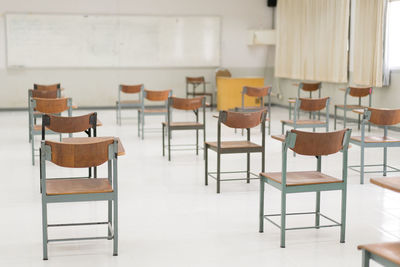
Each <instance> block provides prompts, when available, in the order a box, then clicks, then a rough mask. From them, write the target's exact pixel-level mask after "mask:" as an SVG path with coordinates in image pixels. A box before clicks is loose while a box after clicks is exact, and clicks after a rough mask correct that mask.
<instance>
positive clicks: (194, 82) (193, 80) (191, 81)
mask: <svg viewBox="0 0 400 267" xmlns="http://www.w3.org/2000/svg"><path fill="white" fill-rule="evenodd" d="M206 83H207V82H206V81H205V79H204V76H200V77H186V98H188V97H189V96H192V97H196V96H209V97H210V104H206V105H207V106H210V110H212V108H213V103H214V102H213V95H214V93H213V92H206ZM199 86H201V87H203V90H202V91H201V92H196V88H197V87H199ZM190 87H192V91H191V92H190Z"/></svg>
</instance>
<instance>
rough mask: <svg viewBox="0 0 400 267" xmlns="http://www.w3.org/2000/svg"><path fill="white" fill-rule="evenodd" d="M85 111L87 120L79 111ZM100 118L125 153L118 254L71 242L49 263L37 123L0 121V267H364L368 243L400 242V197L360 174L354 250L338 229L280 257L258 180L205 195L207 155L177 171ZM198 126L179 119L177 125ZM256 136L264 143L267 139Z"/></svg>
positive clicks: (304, 164) (69, 210)
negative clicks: (32, 131) (261, 228)
mask: <svg viewBox="0 0 400 267" xmlns="http://www.w3.org/2000/svg"><path fill="white" fill-rule="evenodd" d="M272 112H273V113H272V117H273V126H272V132H273V133H275V134H278V133H280V129H281V128H280V122H279V120H280V119H283V118H287V110H285V109H281V108H276V107H274V108H273V111H272ZM83 113H87V112H86V111H77V112H75V114H83ZM128 113H131V114H134V115H135V117H136V112H129V111H126V112H125V113H124V114H125V115H127V114H128ZM214 113H215V112H214ZM98 114H99V115H98V116H99V118H100V119H101V121H102V122H103V124H104V126H103V127H100V128H99V129H98V135H99V136H100V135H103V136H110V135H115V136H119V137H120V138H121V140H122V143H123V145H124V147H125V149H126V152H127V154H126V156H122V157H120V158H119V190H120V191H119V211H120V215H119V222H120V223H119V227H120V228H119V229H120V242H119V256H118V257H113V256H112V242H110V241H81V242H65V243H51V244H50V245H49V260H48V261H42V239H41V199H40V193H39V167H38V165H36V166H31V156H30V144H29V143H28V129H27V113H26V112H0V125H2V127H3V130H2V131H0V140H2V143H1V145H0V164H1V170H2V172H3V175H2V177H1V180H0V181H1V182H0V203H1V204H0V210H1V214H2V216H1V220H0V236H1V238H2V242H0V266H138V267H139V266H140V267H145V266H174V267H175V266H185V267H186V266H230V267H233V266H360V265H361V253H360V252H359V251H357V249H356V247H357V245H358V244H362V243H370V242H381V241H393V240H399V239H400V195H399V194H396V193H393V192H390V191H388V190H384V189H381V188H378V187H376V186H374V185H370V184H369V182H368V181H369V177H371V175H367V176H366V178H367V179H366V180H367V184H365V185H359V175H358V173H355V172H353V171H351V170H349V182H348V184H349V186H348V195H347V196H348V202H347V231H346V243H345V244H340V243H339V228H328V229H321V230H300V231H289V232H288V233H287V240H286V248H285V249H282V248H280V247H279V231H278V229H277V228H276V227H275V226H273V225H271V224H269V223H268V222H265V232H264V233H262V234H260V233H258V195H259V194H258V187H259V183H258V181H252V183H251V184H246V183H245V182H243V181H240V182H225V183H222V193H221V194H219V195H218V194H216V193H215V191H216V185H215V181H213V180H211V181H210V184H209V186H208V187H206V186H204V161H203V156H202V153H200V155H199V156H196V155H195V153H194V151H174V152H173V154H172V161H171V162H168V160H167V159H166V158H163V157H162V155H161V134H160V133H146V135H145V140H143V141H142V140H140V139H139V138H138V137H137V126H136V119H135V118H132V119H125V120H124V121H123V126H116V124H115V112H114V111H111V110H100V111H98ZM211 115H212V113H210V112H208V113H207V127H208V128H207V140H215V138H216V125H217V120H216V119H215V118H213V117H212V116H211ZM190 116H191V113H189V112H181V113H179V112H178V113H176V114H175V115H174V118H175V119H177V120H184V119H185V118H186V117H187V118H189V117H190ZM160 121H161V118H160V117H151V118H148V119H147V118H146V127H157V128H159V127H160ZM331 125H332V124H331ZM331 128H332V127H331ZM353 128H354V127H353ZM223 130H224V132H223V137H224V138H226V139H230V140H232V139H238V138H242V136H241V135H240V134H239V133H238V134H234V131H233V130H231V129H227V128H224V129H223ZM373 131H377V130H376V129H375V128H374V129H373ZM391 134H393V135H397V136H400V135H399V134H398V133H391ZM254 136H255V138H256V139H259V138H260V136H261V135H260V132H259V130H258V129H256V130H255V131H254ZM36 140H37V141H38V140H39V139H38V138H37V139H36ZM193 141H194V136H193V135H192V134H190V133H189V132H175V133H174V135H173V142H174V143H178V142H179V143H190V142H193ZM266 146H267V148H266V169H267V171H280V167H281V166H280V164H281V144H280V143H279V142H278V141H275V140H273V139H271V138H270V137H268V138H267V143H266ZM381 151H382V150H379V151H378V149H368V150H367V152H366V153H367V154H366V162H367V163H373V162H376V161H378V162H379V161H380V160H381V159H382V152H381ZM399 156H400V149H396V148H393V149H389V163H392V164H393V165H395V166H396V165H397V166H399V165H400V164H399V163H398V160H397V159H398V158H399ZM215 158H216V157H215V153H214V152H212V151H210V160H211V162H210V168H215ZM222 159H223V161H222V169H223V170H224V169H225V170H228V169H232V168H234V169H238V168H244V167H245V157H244V155H243V156H240V155H235V156H223V158H222ZM358 160H359V148H358V147H355V146H353V147H352V148H351V149H350V151H349V163H350V164H358ZM36 162H38V159H37V160H36ZM259 162H260V157H259V156H254V157H253V158H252V167H253V170H254V171H255V172H259V170H260V169H259V168H260V167H259V166H260V165H259ZM315 166H316V163H315V159H314V158H307V157H302V156H297V157H296V158H293V156H292V155H290V157H289V170H310V169H311V170H312V169H314V168H315ZM49 169H50V171H49V175H62V174H65V173H71V171H70V170H61V171H60V169H59V168H56V167H55V166H50V167H49ZM323 171H324V172H326V173H328V174H331V175H335V176H339V175H340V174H341V154H340V153H339V154H337V155H334V156H330V157H328V158H325V159H323ZM82 172H85V173H86V170H81V173H82ZM375 176H376V175H375ZM279 202H280V198H279V193H278V191H277V190H275V189H272V188H270V187H267V195H266V207H267V208H268V210H269V211H275V212H276V211H279V208H280V204H279ZM314 203H315V202H314V194H310V193H306V194H296V195H290V196H289V197H288V203H287V205H288V210H289V211H307V210H312V209H313V208H314V205H315V204H314ZM339 205H340V194H339V192H328V193H323V194H322V211H323V212H324V213H326V214H328V215H332V216H333V217H334V218H339V215H340V209H339ZM105 214H106V204H105V203H101V202H99V203H72V204H52V205H50V208H49V221H50V223H54V222H71V221H96V220H101V219H104V218H105ZM312 223H313V218H312V217H304V218H302V217H294V218H293V217H292V218H289V221H288V224H289V226H290V225H305V224H312ZM105 233H106V229H105V228H103V227H100V228H94V229H93V228H86V227H76V228H63V229H57V230H54V229H51V231H50V237H65V236H79V235H85V236H87V235H96V234H102V235H103V234H105Z"/></svg>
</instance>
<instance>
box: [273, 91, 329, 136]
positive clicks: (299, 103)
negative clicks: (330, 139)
mask: <svg viewBox="0 0 400 267" xmlns="http://www.w3.org/2000/svg"><path fill="white" fill-rule="evenodd" d="M323 99H326V102H325V105H324V106H321V107H315V108H307V109H304V108H303V107H302V102H305V103H306V102H309V103H312V102H318V101H321V100H323ZM329 102H330V98H329V97H325V98H312V99H311V98H296V103H295V108H294V110H293V121H292V122H291V119H290V118H289V121H285V120H281V123H282V134H284V132H285V126H286V125H288V126H291V127H293V128H294V129H297V128H312V129H313V131H314V132H315V129H316V128H325V129H326V131H329ZM324 108H325V113H326V115H325V122H322V121H321V123H311V122H312V121H313V120H314V121H315V119H316V113H318V114H319V113H320V111H321V110H322V109H324ZM300 110H304V111H309V112H310V113H311V114H312V119H313V120H310V123H301V124H299V123H298V122H299V117H298V116H299V114H300Z"/></svg>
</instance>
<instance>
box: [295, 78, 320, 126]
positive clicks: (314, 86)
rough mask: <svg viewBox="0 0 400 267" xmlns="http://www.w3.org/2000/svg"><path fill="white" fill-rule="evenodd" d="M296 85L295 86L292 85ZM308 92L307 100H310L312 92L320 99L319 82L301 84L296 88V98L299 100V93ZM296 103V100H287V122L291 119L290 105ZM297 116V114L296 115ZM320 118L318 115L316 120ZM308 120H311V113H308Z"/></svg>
mask: <svg viewBox="0 0 400 267" xmlns="http://www.w3.org/2000/svg"><path fill="white" fill-rule="evenodd" d="M294 85H297V84H294ZM302 91H304V92H306V93H307V92H308V93H309V95H308V96H307V98H312V94H313V92H317V91H318V98H321V82H301V83H299V84H298V86H297V98H301V92H302ZM295 103H296V98H289V120H291V119H292V117H291V116H292V104H295ZM297 114H299V113H297ZM319 118H320V116H319V114H318V119H319ZM310 119H311V113H310Z"/></svg>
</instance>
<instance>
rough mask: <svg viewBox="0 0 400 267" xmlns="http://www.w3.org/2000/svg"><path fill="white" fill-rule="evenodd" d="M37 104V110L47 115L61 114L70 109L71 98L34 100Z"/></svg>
mask: <svg viewBox="0 0 400 267" xmlns="http://www.w3.org/2000/svg"><path fill="white" fill-rule="evenodd" d="M33 99H34V101H35V102H36V106H35V109H36V110H37V111H39V112H42V113H45V114H56V113H61V112H63V111H66V110H68V109H69V105H68V102H69V98H65V97H64V98H54V99H50V98H33Z"/></svg>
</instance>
